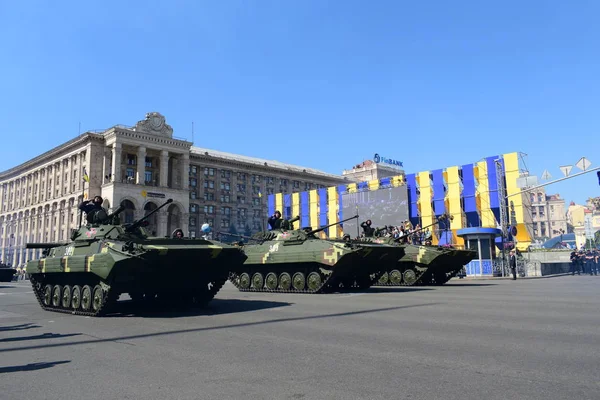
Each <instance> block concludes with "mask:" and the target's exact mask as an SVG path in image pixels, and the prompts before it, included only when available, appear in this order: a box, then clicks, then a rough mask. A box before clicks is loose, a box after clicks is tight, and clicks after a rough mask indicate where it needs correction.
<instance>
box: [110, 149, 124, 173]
mask: <svg viewBox="0 0 600 400" xmlns="http://www.w3.org/2000/svg"><path fill="white" fill-rule="evenodd" d="M111 174H112V179H113V182H121V178H122V177H121V143H114V144H113V145H112V168H111Z"/></svg>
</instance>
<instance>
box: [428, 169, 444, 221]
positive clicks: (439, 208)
mask: <svg viewBox="0 0 600 400" xmlns="http://www.w3.org/2000/svg"><path fill="white" fill-rule="evenodd" d="M431 178H432V181H433V212H434V213H435V215H436V216H439V215H442V214H443V213H445V212H446V203H444V199H445V197H446V188H445V186H444V170H442V169H436V170H434V171H431Z"/></svg>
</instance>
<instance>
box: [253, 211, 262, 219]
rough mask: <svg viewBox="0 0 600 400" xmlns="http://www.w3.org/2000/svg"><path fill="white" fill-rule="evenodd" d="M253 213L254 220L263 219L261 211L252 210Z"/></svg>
mask: <svg viewBox="0 0 600 400" xmlns="http://www.w3.org/2000/svg"><path fill="white" fill-rule="evenodd" d="M252 211H253V216H254V218H260V217H261V210H252Z"/></svg>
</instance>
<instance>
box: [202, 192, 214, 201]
mask: <svg viewBox="0 0 600 400" xmlns="http://www.w3.org/2000/svg"><path fill="white" fill-rule="evenodd" d="M214 199H215V194H214V193H208V192H205V193H204V200H207V201H213V200H214Z"/></svg>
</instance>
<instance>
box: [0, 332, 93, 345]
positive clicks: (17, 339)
mask: <svg viewBox="0 0 600 400" xmlns="http://www.w3.org/2000/svg"><path fill="white" fill-rule="evenodd" d="M79 335H81V333H68V334H65V335H62V334H60V333H42V334H41V335H34V336H19V337H12V338H4V339H0V343H6V342H20V341H22V340H40V339H60V338H64V337H70V336H79Z"/></svg>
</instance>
